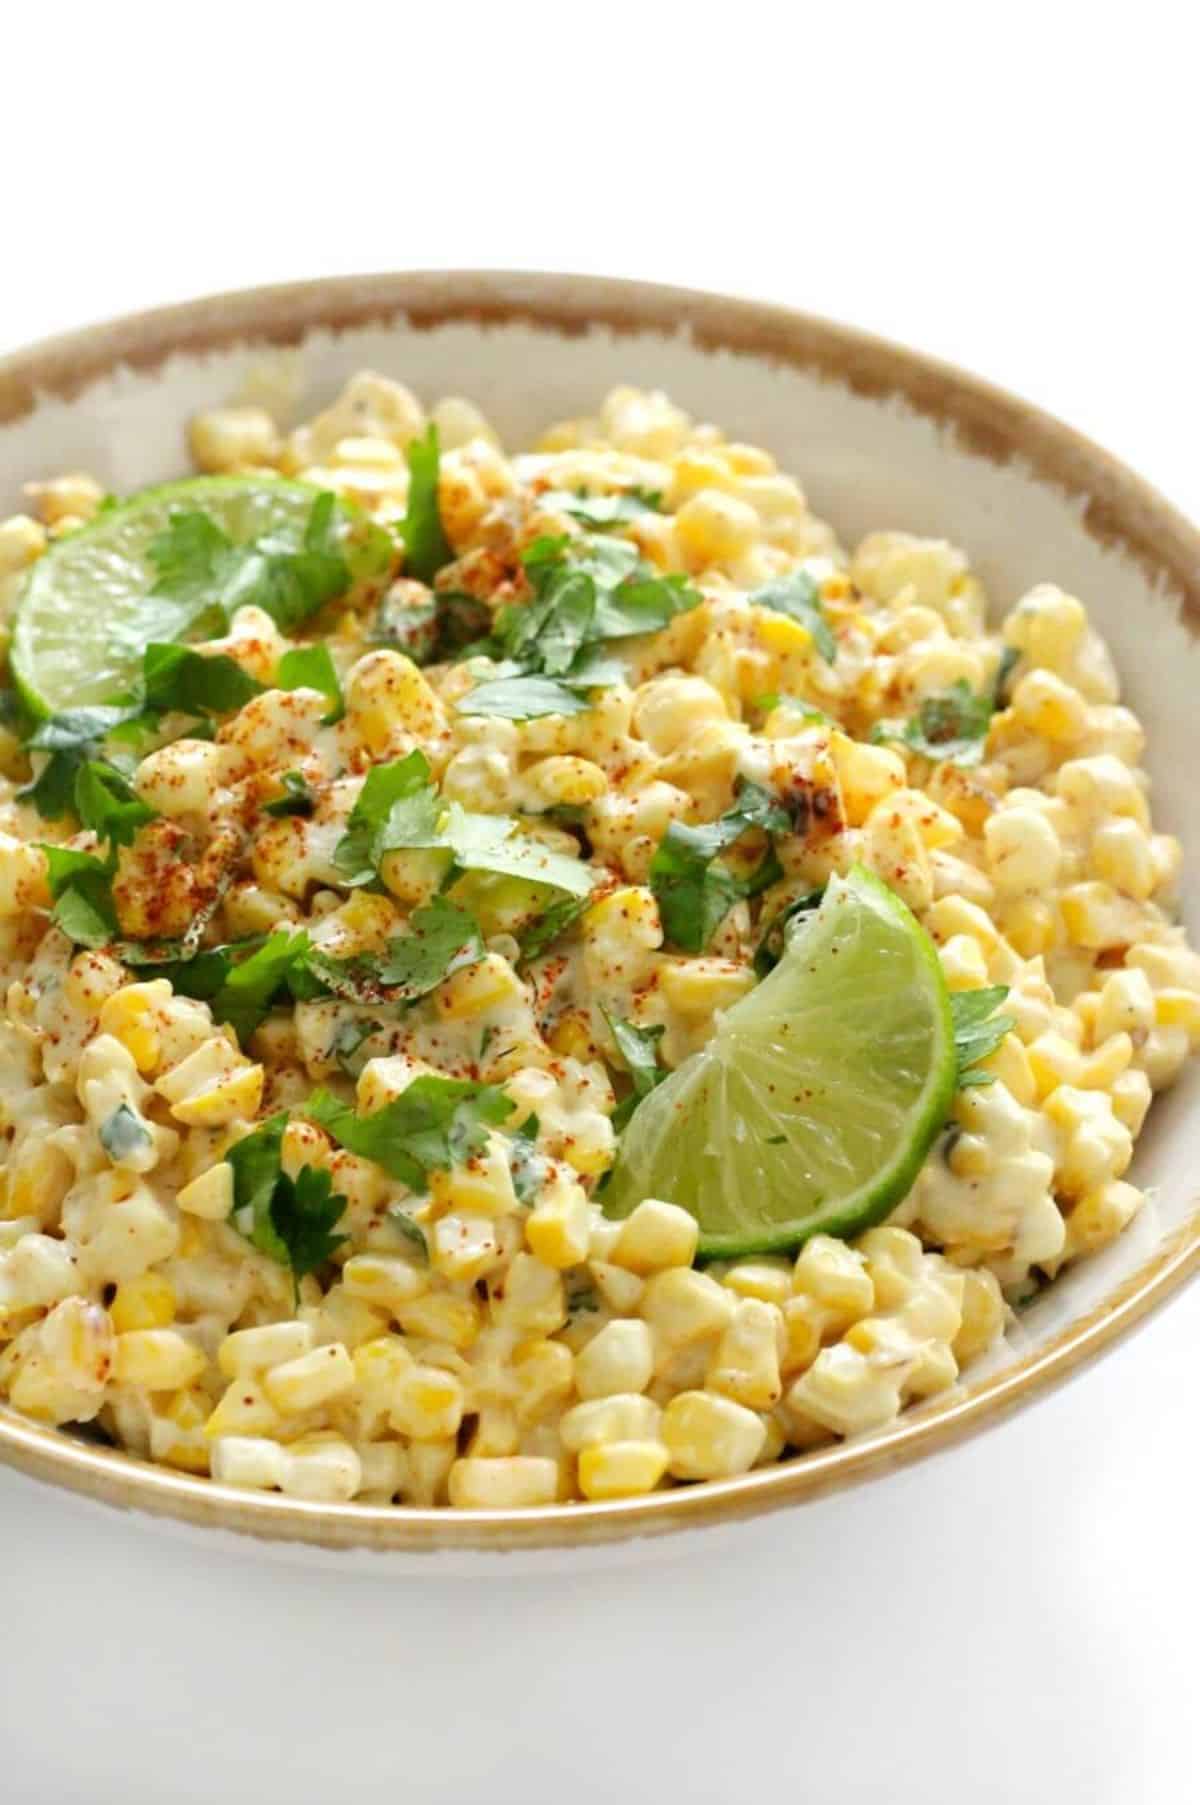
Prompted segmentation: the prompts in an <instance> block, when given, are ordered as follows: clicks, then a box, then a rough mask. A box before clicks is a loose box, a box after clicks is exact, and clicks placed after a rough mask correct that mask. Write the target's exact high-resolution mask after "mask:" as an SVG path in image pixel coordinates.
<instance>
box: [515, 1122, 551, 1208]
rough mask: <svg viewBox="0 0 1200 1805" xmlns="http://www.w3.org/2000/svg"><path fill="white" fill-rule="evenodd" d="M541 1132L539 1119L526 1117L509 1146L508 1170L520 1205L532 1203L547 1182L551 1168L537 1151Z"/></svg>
mask: <svg viewBox="0 0 1200 1805" xmlns="http://www.w3.org/2000/svg"><path fill="white" fill-rule="evenodd" d="M540 1132H541V1124H540V1123H539V1122H538V1119H537V1117H536V1116H526V1118H525V1120H524V1121H523V1122H522V1123H521V1126H520V1127H519V1128H518V1129H517V1132H516V1134H515V1135H513V1137H512V1139H511V1140H510V1141H509V1144H508V1168H509V1171H510V1172H511V1173H512V1182H513V1191H514V1193H515V1195H516V1199H517V1202H518V1203H532V1201H533V1199H534V1198H535V1197H536V1196H537V1194H538V1192H539V1191H540V1190H541V1188H542V1186H543V1185H544V1184H545V1182H546V1175H547V1172H548V1170H549V1168H548V1166H547V1164H546V1161H545V1160H544V1159H543V1157H542V1155H541V1154H540V1153H538V1152H537V1151H536V1148H537V1138H538V1135H539V1134H540Z"/></svg>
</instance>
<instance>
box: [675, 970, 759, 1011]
mask: <svg viewBox="0 0 1200 1805" xmlns="http://www.w3.org/2000/svg"><path fill="white" fill-rule="evenodd" d="M659 983H660V985H661V986H662V992H663V995H664V996H665V997H666V999H667V1001H668V1002H669V1003H670V1005H671V1007H672V1008H673V1009H677V1010H678V1011H679V1013H680V1015H686V1016H692V1017H702V1016H710V1015H712V1014H713V1012H714V1011H715V1010H717V1009H728V1008H730V1007H731V1006H732V1004H734V1003H736V1002H737V1000H738V998H739V997H743V996H745V995H746V993H747V991H750V990H753V988H754V973H753V971H751V969H750V968H749V966H746V965H737V964H735V963H734V961H733V960H732V959H704V958H697V959H678V960H672V961H670V962H669V963H664V965H663V966H662V968H661V970H660V972H659Z"/></svg>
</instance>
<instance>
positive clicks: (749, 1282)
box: [721, 1258, 792, 1308]
mask: <svg viewBox="0 0 1200 1805" xmlns="http://www.w3.org/2000/svg"><path fill="white" fill-rule="evenodd" d="M721 1283H722V1284H723V1285H724V1286H725V1288H726V1290H727V1291H732V1292H734V1293H735V1294H736V1296H738V1297H757V1298H761V1299H762V1301H763V1303H764V1304H774V1305H775V1306H776V1307H777V1308H782V1307H783V1305H784V1303H785V1302H786V1301H787V1299H788V1298H789V1297H790V1296H791V1294H792V1267H791V1263H790V1261H788V1260H784V1259H770V1258H765V1259H761V1260H739V1261H738V1262H737V1264H736V1265H734V1266H731V1267H730V1268H729V1270H728V1272H726V1273H724V1274H723V1275H722V1278H721Z"/></svg>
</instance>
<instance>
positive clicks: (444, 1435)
mask: <svg viewBox="0 0 1200 1805" xmlns="http://www.w3.org/2000/svg"><path fill="white" fill-rule="evenodd" d="M464 1404H465V1398H464V1394H463V1388H462V1386H461V1384H460V1383H459V1381H458V1380H457V1379H456V1378H455V1376H454V1374H453V1373H448V1372H445V1371H443V1370H442V1368H441V1367H437V1366H417V1365H413V1366H410V1367H409V1368H408V1369H407V1370H406V1371H405V1372H403V1373H402V1374H401V1375H400V1377H399V1378H398V1380H397V1381H396V1384H395V1386H394V1388H393V1391H392V1397H391V1407H390V1409H389V1410H388V1421H389V1423H390V1424H391V1425H392V1428H393V1429H395V1430H396V1431H397V1432H398V1433H399V1434H400V1435H407V1436H409V1437H411V1438H412V1440H413V1441H445V1440H448V1439H449V1437H450V1436H452V1435H457V1434H458V1429H459V1424H460V1423H461V1422H462V1418H463V1408H464Z"/></svg>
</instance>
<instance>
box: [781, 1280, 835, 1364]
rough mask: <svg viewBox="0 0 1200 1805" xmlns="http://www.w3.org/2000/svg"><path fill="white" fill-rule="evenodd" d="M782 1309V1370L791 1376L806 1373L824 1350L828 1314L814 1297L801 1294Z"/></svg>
mask: <svg viewBox="0 0 1200 1805" xmlns="http://www.w3.org/2000/svg"><path fill="white" fill-rule="evenodd" d="M782 1309H783V1354H782V1356H781V1358H780V1369H781V1371H782V1372H784V1373H786V1374H788V1375H789V1376H790V1375H791V1374H792V1373H797V1372H803V1370H804V1369H805V1367H808V1366H811V1365H812V1363H813V1361H814V1360H815V1359H816V1357H817V1355H818V1354H819V1353H820V1351H821V1336H822V1333H823V1331H824V1327H825V1312H824V1310H823V1309H822V1308H821V1305H820V1304H819V1303H817V1301H816V1299H815V1298H811V1297H806V1296H805V1295H804V1294H803V1293H800V1294H799V1295H798V1296H796V1297H789V1298H788V1299H787V1300H786V1302H785V1303H784V1304H783V1306H782Z"/></svg>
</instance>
